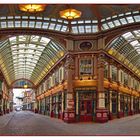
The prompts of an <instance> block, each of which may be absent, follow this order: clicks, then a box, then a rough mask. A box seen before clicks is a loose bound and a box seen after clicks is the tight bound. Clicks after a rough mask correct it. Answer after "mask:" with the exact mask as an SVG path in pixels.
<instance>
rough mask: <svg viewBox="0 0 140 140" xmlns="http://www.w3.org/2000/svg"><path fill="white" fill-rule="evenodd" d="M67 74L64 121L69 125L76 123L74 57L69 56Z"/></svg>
mask: <svg viewBox="0 0 140 140" xmlns="http://www.w3.org/2000/svg"><path fill="white" fill-rule="evenodd" d="M65 73H66V81H67V101H66V103H67V108H66V110H65V111H64V121H65V122H67V123H72V122H75V107H74V91H73V77H74V56H73V55H72V54H69V55H67V58H66V63H65Z"/></svg>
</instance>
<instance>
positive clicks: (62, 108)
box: [61, 91, 64, 113]
mask: <svg viewBox="0 0 140 140" xmlns="http://www.w3.org/2000/svg"><path fill="white" fill-rule="evenodd" d="M61 111H62V113H63V112H64V91H62V106H61Z"/></svg>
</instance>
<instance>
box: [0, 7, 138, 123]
mask: <svg viewBox="0 0 140 140" xmlns="http://www.w3.org/2000/svg"><path fill="white" fill-rule="evenodd" d="M22 6H24V5H10V6H9V5H5V7H2V8H1V9H0V10H2V11H1V12H0V35H1V36H2V37H1V44H0V45H1V47H0V54H1V55H0V60H1V61H0V66H1V71H2V73H3V75H4V77H5V81H6V82H7V85H8V86H7V87H9V88H13V87H18V86H19V87H23V86H24V84H25V83H26V84H27V83H28V86H29V87H30V88H32V89H33V90H34V91H35V103H33V104H32V105H29V104H28V102H31V101H30V97H28V96H27V98H26V97H25V103H27V104H28V105H27V106H28V107H30V109H31V110H34V111H35V113H37V112H38V113H40V114H44V115H48V116H50V117H55V118H59V119H62V120H64V121H65V122H68V123H70V122H79V121H80V122H81V121H96V122H107V121H108V120H112V119H115V118H121V117H125V116H128V115H134V114H137V113H140V51H139V48H140V42H139V40H140V29H139V28H140V27H139V23H140V11H139V6H140V5H138V4H137V5H136V4H132V5H127V6H126V5H104V4H101V5H98V4H97V5H94V4H91V5H88V4H85V5H81V4H79V5H73V4H70V7H74V8H75V9H72V10H71V9H67V8H68V6H67V5H65V4H62V5H51V4H48V5H47V6H46V7H45V6H44V8H45V10H44V11H42V12H40V13H39V14H38V13H36V12H37V11H36V10H35V11H32V12H33V13H30V11H29V10H28V9H27V10H26V11H24V12H23V11H22V9H23V8H21V7H22ZM9 7H12V8H10V9H9ZM30 7H32V6H30ZM11 9H13V10H11ZM24 9H26V8H24ZM49 9H52V11H53V12H52V13H51V12H50V10H49ZM64 9H66V10H64ZM77 9H79V10H77ZM87 9H88V10H87ZM31 10H33V9H31ZM42 10H43V9H42ZM3 11H6V13H5V14H2V13H3ZM11 11H12V12H13V13H12V14H11V13H10V12H11ZM71 11H72V12H76V13H75V14H74V17H71V16H72V14H71ZM34 12H35V13H34ZM67 12H70V14H66V13H67ZM67 15H68V16H67ZM75 15H77V16H75ZM5 56H6V57H5ZM16 82H17V83H16ZM3 90H4V91H5V88H3ZM1 93H2V95H1V99H2V100H3V101H2V100H1V102H2V103H1V104H2V107H1V109H2V110H6V109H7V108H8V107H7V106H5V104H7V100H8V96H7V91H5V92H1ZM28 99H29V100H28ZM33 100H34V99H33ZM4 112H5V111H4Z"/></svg>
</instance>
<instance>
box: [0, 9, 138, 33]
mask: <svg viewBox="0 0 140 140" xmlns="http://www.w3.org/2000/svg"><path fill="white" fill-rule="evenodd" d="M137 22H140V11H133V12H127V13H122V14H118V15H114V16H111V17H107V18H105V19H100V20H92V19H87V20H81V19H80V20H73V21H71V28H72V29H69V21H67V20H62V19H55V18H48V17H38V16H2V17H0V29H4V28H6V29H7V28H14V29H15V28H31V29H43V30H54V31H57V32H66V33H67V32H69V31H71V33H72V34H89V33H97V32H99V31H100V30H99V23H100V25H101V31H104V30H109V29H112V28H117V27H119V26H123V25H127V24H132V23H137Z"/></svg>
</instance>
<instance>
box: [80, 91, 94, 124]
mask: <svg viewBox="0 0 140 140" xmlns="http://www.w3.org/2000/svg"><path fill="white" fill-rule="evenodd" d="M79 103H80V106H79V120H80V121H81V122H88V121H93V120H94V116H95V111H96V94H95V93H94V92H90V93H89V92H85V93H80V100H79Z"/></svg>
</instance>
